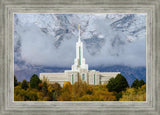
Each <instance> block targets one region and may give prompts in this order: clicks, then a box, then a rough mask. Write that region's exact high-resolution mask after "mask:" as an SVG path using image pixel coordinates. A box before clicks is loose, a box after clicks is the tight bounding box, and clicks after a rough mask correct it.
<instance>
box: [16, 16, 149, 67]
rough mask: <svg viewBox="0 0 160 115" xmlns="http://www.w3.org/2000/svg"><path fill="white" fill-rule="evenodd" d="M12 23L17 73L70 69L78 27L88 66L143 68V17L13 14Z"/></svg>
mask: <svg viewBox="0 0 160 115" xmlns="http://www.w3.org/2000/svg"><path fill="white" fill-rule="evenodd" d="M14 19H15V20H14V21H15V25H14V29H15V32H14V36H15V37H14V41H15V42H14V47H15V69H17V70H18V69H21V68H22V66H21V65H22V64H23V65H24V66H23V67H27V65H32V66H34V65H36V66H38V65H39V66H50V67H55V66H56V67H70V66H71V65H72V64H73V63H74V58H75V56H76V49H75V47H76V42H77V40H78V24H81V40H82V42H83V45H84V57H85V59H86V63H87V64H89V66H98V65H105V66H111V65H126V66H131V67H139V66H146V15H145V14H132V15H131V14H72V15H69V14H60V15H58V14H57V15H55V14H16V15H15V18H14ZM22 62H23V63H22Z"/></svg>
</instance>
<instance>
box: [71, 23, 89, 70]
mask: <svg viewBox="0 0 160 115" xmlns="http://www.w3.org/2000/svg"><path fill="white" fill-rule="evenodd" d="M78 29H79V37H78V42H77V43H76V59H74V64H73V65H72V70H73V71H78V72H80V69H86V70H87V71H88V65H87V64H85V59H84V58H83V43H82V42H81V38H80V32H81V30H80V25H78Z"/></svg>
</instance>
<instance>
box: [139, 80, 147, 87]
mask: <svg viewBox="0 0 160 115" xmlns="http://www.w3.org/2000/svg"><path fill="white" fill-rule="evenodd" d="M144 84H146V83H145V82H144V81H143V79H141V80H140V81H139V86H140V87H141V86H142V85H144Z"/></svg>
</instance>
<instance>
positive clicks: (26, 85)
mask: <svg viewBox="0 0 160 115" xmlns="http://www.w3.org/2000/svg"><path fill="white" fill-rule="evenodd" d="M21 88H22V89H24V90H26V89H27V88H28V84H27V81H26V80H23V82H22V84H21Z"/></svg>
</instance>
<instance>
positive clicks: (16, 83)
mask: <svg viewBox="0 0 160 115" xmlns="http://www.w3.org/2000/svg"><path fill="white" fill-rule="evenodd" d="M17 85H18V82H17V78H16V76H15V75H14V87H15V86H17Z"/></svg>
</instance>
